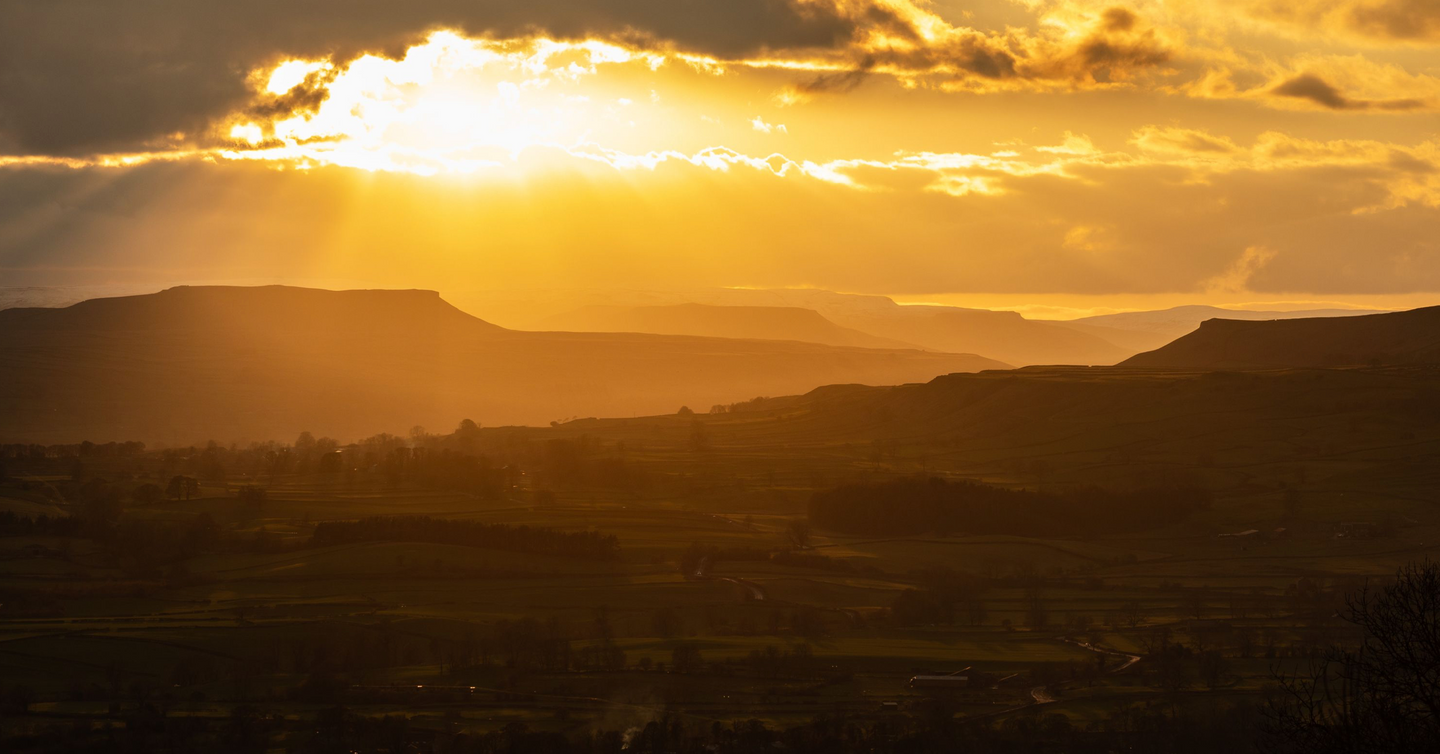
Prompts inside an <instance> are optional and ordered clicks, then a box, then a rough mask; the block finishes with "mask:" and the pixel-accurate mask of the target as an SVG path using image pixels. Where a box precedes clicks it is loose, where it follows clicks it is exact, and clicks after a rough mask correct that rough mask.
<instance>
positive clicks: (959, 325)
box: [839, 306, 1133, 366]
mask: <svg viewBox="0 0 1440 754" xmlns="http://www.w3.org/2000/svg"><path fill="white" fill-rule="evenodd" d="M839 321H841V322H843V323H844V324H846V325H848V326H850V327H855V328H858V329H861V330H863V331H865V332H868V333H874V334H876V335H881V336H884V337H887V338H894V339H897V340H903V341H905V342H907V343H916V344H918V345H921V346H924V347H926V348H933V349H936V350H940V351H955V350H956V349H963V350H964V352H965V353H983V354H987V355H989V356H991V357H992V358H996V359H1000V360H1002V361H1004V362H1006V363H1009V364H1015V365H1017V366H1028V365H1033V364H1077V365H1091V364H1096V365H1109V364H1114V363H1116V362H1118V361H1120V360H1121V359H1123V358H1125V357H1126V356H1129V355H1130V354H1131V353H1133V351H1131V350H1127V349H1124V348H1121V347H1119V346H1117V345H1115V344H1113V343H1110V342H1109V341H1106V340H1104V339H1103V338H1100V337H1098V336H1096V335H1093V334H1091V333H1084V332H1078V331H1076V330H1074V329H1071V328H1067V327H1064V326H1062V325H1060V324H1056V323H1053V322H1038V321H1035V320H1029V319H1025V318H1024V317H1022V316H1021V315H1020V314H1019V313H1017V312H1004V311H999V312H997V311H989V310H986V309H960V308H956V307H950V306H896V307H895V308H894V309H893V310H890V311H881V312H870V313H864V312H856V313H854V314H852V315H851V317H850V318H849V319H845V320H839Z"/></svg>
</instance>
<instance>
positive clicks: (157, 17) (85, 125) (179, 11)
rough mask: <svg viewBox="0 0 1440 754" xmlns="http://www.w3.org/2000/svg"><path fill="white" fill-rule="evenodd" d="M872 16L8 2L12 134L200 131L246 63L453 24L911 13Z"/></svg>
mask: <svg viewBox="0 0 1440 754" xmlns="http://www.w3.org/2000/svg"><path fill="white" fill-rule="evenodd" d="M863 19H868V20H856V19H855V18H846V17H844V16H842V14H841V13H840V12H839V11H838V10H836V9H834V8H832V7H829V6H824V5H814V4H802V3H800V2H798V0H724V2H708V1H701V0H526V2H512V1H510V0H406V1H404V2H396V1H395V0H247V2H243V3H235V2H215V1H214V0H125V1H124V2H118V1H117V0H46V1H45V2H25V1H23V0H0V145H5V146H6V147H7V151H9V152H10V153H16V152H19V153H31V154H85V153H94V152H101V151H109V150H124V149H135V148H138V147H140V146H142V145H144V144H146V143H147V142H151V141H153V140H156V139H160V138H163V137H165V136H166V135H168V134H171V133H174V132H185V133H191V134H193V133H195V132H197V131H200V130H201V129H203V128H204V127H205V125H206V124H207V123H209V122H210V121H211V120H212V119H213V118H215V117H217V116H220V115H223V114H225V113H229V112H234V111H236V110H239V109H241V108H243V107H244V106H245V104H246V101H247V99H248V92H247V90H246V87H245V77H246V75H247V74H248V72H249V71H251V70H253V69H254V68H256V67H258V66H261V65H264V64H266V63H269V62H273V61H275V60H276V59H278V58H279V57H281V56H285V55H290V56H307V57H313V56H319V55H326V54H329V55H334V56H336V57H337V58H340V59H344V58H347V57H350V56H353V55H356V54H358V53H359V52H362V51H388V52H392V53H394V52H398V51H400V50H402V49H404V47H405V46H406V44H408V43H412V42H414V41H417V40H418V39H420V38H421V36H422V35H423V34H424V33H425V32H426V31H427V30H430V29H434V28H436V27H442V26H444V27H451V28H457V29H459V30H461V31H464V32H466V33H468V34H471V35H486V34H489V35H496V36H513V35H519V34H525V33H531V32H544V33H548V34H551V35H554V36H557V37H563V38H573V37H582V36H587V35H592V34H598V35H604V36H608V37H616V38H619V37H624V38H626V39H629V40H631V41H639V42H650V43H655V44H662V43H672V44H674V45H677V46H679V47H682V48H685V49H687V50H691V51H698V52H702V53H707V54H713V55H717V56H721V57H741V56H745V55H750V54H755V53H757V52H761V51H764V50H773V49H800V48H834V47H840V46H844V45H845V44H846V43H847V42H848V41H849V40H850V39H852V38H853V36H854V35H855V33H856V28H857V24H859V23H875V24H890V25H895V24H901V22H900V21H899V19H898V18H896V17H894V14H893V13H890V14H889V15H888V16H887V15H886V13H884V12H880V11H876V12H874V13H870V14H866V15H865V16H863ZM901 25H902V26H903V24H901ZM293 104H295V105H296V106H304V105H305V103H303V102H297V103H293Z"/></svg>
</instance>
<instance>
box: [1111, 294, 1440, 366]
mask: <svg viewBox="0 0 1440 754" xmlns="http://www.w3.org/2000/svg"><path fill="white" fill-rule="evenodd" d="M1437 363H1440V307H1437V306H1432V307H1426V308H1422V309H1413V310H1410V311H1405V312H1390V313H1385V314H1368V315H1363V316H1347V317H1322V318H1313V319H1279V320H1268V321H1263V320H1262V321H1241V320H1232V319H1211V320H1206V321H1205V322H1204V323H1203V324H1201V325H1200V329H1198V330H1196V331H1195V332H1193V333H1191V334H1189V335H1186V336H1184V337H1182V338H1180V339H1179V340H1176V341H1174V342H1173V343H1170V344H1169V345H1166V346H1164V347H1162V348H1159V349H1156V350H1154V351H1150V352H1147V353H1142V354H1138V355H1136V356H1133V357H1131V358H1129V359H1127V360H1126V361H1124V362H1123V363H1122V364H1121V366H1125V367H1149V368H1167V369H1174V368H1184V369H1212V370H1246V369H1282V368H1304V367H1345V366H1402V365H1417V364H1437Z"/></svg>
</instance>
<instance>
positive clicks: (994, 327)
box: [457, 288, 1168, 366]
mask: <svg viewBox="0 0 1440 754" xmlns="http://www.w3.org/2000/svg"><path fill="white" fill-rule="evenodd" d="M457 301H458V303H459V304H460V306H461V307H462V308H464V309H465V310H466V311H469V312H475V313H476V314H478V315H480V316H483V317H486V318H487V319H490V320H492V321H494V322H499V323H502V324H504V325H506V326H514V327H519V328H522V329H527V330H534V329H546V328H549V327H554V326H556V325H557V324H561V325H564V326H565V327H577V326H583V327H584V328H585V329H600V328H599V327H592V326H590V325H581V324H580V323H581V322H582V321H583V320H581V319H577V318H574V317H573V316H572V315H573V314H574V312H575V310H576V307H577V306H583V307H597V308H605V309H615V310H619V309H634V308H643V309H651V308H653V309H656V310H657V313H658V311H659V310H664V309H668V308H670V307H673V306H674V305H677V304H703V305H705V306H707V307H711V308H723V309H727V310H729V309H734V310H744V309H762V310H763V309H770V310H775V309H805V310H810V311H814V312H817V313H818V314H819V315H820V316H821V317H823V318H825V319H826V320H828V321H829V322H831V323H833V324H834V325H835V326H838V327H840V328H846V329H848V330H852V331H858V332H860V333H863V334H865V335H869V336H872V337H874V338H878V339H880V341H879V342H880V343H887V344H889V345H890V346H892V347H893V346H895V344H897V343H898V344H906V346H907V347H918V348H924V349H926V350H930V351H944V352H948V353H976V354H981V355H983V356H987V357H989V358H992V359H998V360H1000V361H1003V362H1005V363H1007V364H1014V365H1017V366H1026V365H1031V364H1080V365H1085V364H1107V365H1108V364H1115V363H1117V362H1119V361H1120V360H1122V359H1125V358H1127V357H1129V356H1133V355H1135V354H1136V353H1138V352H1139V351H1142V350H1146V349H1147V348H1153V347H1155V346H1156V345H1159V343H1154V342H1151V341H1150V340H1143V343H1144V347H1143V348H1142V347H1136V346H1130V345H1125V346H1121V345H1117V344H1116V343H1113V342H1110V340H1109V339H1108V338H1107V337H1106V336H1105V335H1104V334H1103V333H1102V332H1101V328H1091V329H1090V330H1086V328H1078V327H1072V326H1070V324H1069V323H1065V322H1047V321H1040V320H1029V319H1026V318H1025V317H1023V316H1021V315H1020V314H1019V313H1017V312H1008V311H991V310H989V309H966V308H961V307H955V306H936V305H901V304H897V303H896V302H895V301H894V300H892V299H890V298H887V297H885V296H873V295H865V294H854V293H835V292H833V291H825V290H818V289H813V288H777V289H757V288H711V289H700V290H691V291H671V292H664V291H632V290H611V289H606V290H561V291H525V292H523V294H522V293H517V292H498V293H493V294H490V293H487V294H484V295H478V294H468V295H467V294H460V297H459V299H457ZM711 316H717V317H718V316H724V317H727V318H732V319H733V320H735V321H733V322H732V323H731V324H730V325H729V326H731V327H739V326H740V325H739V320H740V318H741V317H744V316H745V315H744V314H743V313H741V312H740V311H725V312H723V313H712V315H711ZM557 317H559V318H558V319H557ZM662 326H673V325H666V324H664V323H663V320H661V318H659V317H652V316H648V315H647V317H646V320H645V321H644V322H636V321H634V320H631V321H617V322H611V323H609V326H608V328H607V329H611V330H636V329H638V330H641V331H644V332H658V331H660V330H658V329H657V328H659V327H662ZM690 326H691V327H700V326H701V325H700V323H698V322H693V323H691V324H690ZM798 326H799V323H788V324H786V323H783V322H778V321H777V322H776V327H777V328H781V329H783V328H786V327H798ZM666 331H667V332H668V331H669V330H666ZM796 332H802V330H796ZM716 334H719V333H718V332H716ZM832 335H833V333H832ZM1123 335H1124V334H1123V333H1122V336H1123ZM761 337H767V338H776V337H785V338H789V337H791V336H789V335H784V336H777V335H768V334H767V335H764V336H761ZM821 337H824V336H823V335H822V334H818V333H816V332H815V331H813V330H811V331H809V334H808V335H806V337H803V338H800V339H802V340H806V339H816V338H821ZM1167 340H1168V339H1167ZM818 342H835V341H831V340H820V341H818ZM856 345H859V343H857V344H856Z"/></svg>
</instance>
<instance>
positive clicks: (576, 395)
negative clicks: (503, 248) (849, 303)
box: [0, 286, 1006, 443]
mask: <svg viewBox="0 0 1440 754" xmlns="http://www.w3.org/2000/svg"><path fill="white" fill-rule="evenodd" d="M1000 368H1006V365H1005V364H1002V363H1000V362H996V361H991V360H989V359H985V358H981V357H978V356H973V355H968V354H940V353H926V352H922V351H913V350H912V351H904V350H874V349H862V348H842V347H836V346H825V345H817V344H811V343H796V342H789V341H769V340H733V339H720V338H699V337H688V336H665V335H641V334H616V333H556V332H517V331H511V330H506V329H504V328H500V327H497V326H495V325H491V324H489V323H487V322H485V321H483V320H480V319H477V318H475V317H472V316H470V315H468V314H465V313H463V312H461V311H459V310H458V309H456V308H454V307H452V306H451V305H450V304H448V303H446V302H445V301H444V300H442V299H441V298H440V297H439V296H438V295H437V294H435V293H434V292H431V291H322V290H313V289H303V288H287V287H280V286H267V287H258V288H242V287H233V288H232V287H193V288H174V289H170V290H167V291H163V292H160V293H156V294H151V295H146V296H129V297H123V298H115V299H102V300H93V301H86V302H83V303H80V304H76V305H74V306H71V307H67V308H64V309H11V310H6V311H0V436H3V438H0V439H4V440H23V441H45V442H50V441H77V440H82V439H91V440H96V441H103V440H107V439H118V438H124V439H142V440H146V441H151V442H155V441H159V442H167V443H190V442H194V441H199V440H204V439H206V438H216V439H220V440H225V441H228V440H232V439H257V440H258V439H271V438H289V437H291V436H293V435H294V434H295V433H297V432H299V431H300V430H310V431H312V432H316V433H325V434H330V435H333V436H337V437H341V438H354V437H358V436H366V435H370V434H374V433H375V432H378V431H391V432H403V431H405V430H406V429H408V428H409V427H411V426H413V425H416V424H421V425H426V426H431V427H435V428H448V427H450V426H453V425H454V424H455V423H456V422H458V421H459V420H460V419H462V418H467V417H468V418H472V419H475V420H476V421H479V422H482V423H484V424H492V425H493V424H543V423H546V422H549V421H552V420H558V419H565V418H569V417H573V416H633V415H637V414H656V413H666V412H673V411H674V410H676V409H677V408H678V407H679V406H681V405H682V404H684V405H690V406H691V407H692V408H694V409H695V410H697V411H707V410H709V409H710V407H711V405H713V404H721V403H732V402H736V401H741V400H746V399H749V398H753V397H755V396H757V395H786V394H795V393H802V392H805V391H807V390H810V389H812V388H814V387H815V386H817V385H824V384H830V383H844V382H858V383H867V384H897V383H905V382H920V381H924V380H929V379H931V378H933V377H935V376H936V375H940V374H946V373H950V372H960V371H974V370H980V369H1000Z"/></svg>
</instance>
